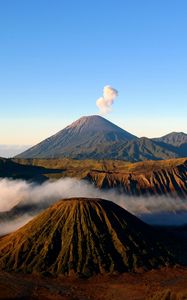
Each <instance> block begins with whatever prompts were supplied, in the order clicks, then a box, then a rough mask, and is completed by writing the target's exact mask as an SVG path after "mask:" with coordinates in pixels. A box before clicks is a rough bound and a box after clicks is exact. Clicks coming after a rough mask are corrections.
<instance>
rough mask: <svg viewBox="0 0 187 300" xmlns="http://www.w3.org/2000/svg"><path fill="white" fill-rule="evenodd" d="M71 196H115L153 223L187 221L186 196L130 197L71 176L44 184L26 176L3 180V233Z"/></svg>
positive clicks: (0, 199)
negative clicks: (29, 179)
mask: <svg viewBox="0 0 187 300" xmlns="http://www.w3.org/2000/svg"><path fill="white" fill-rule="evenodd" d="M70 197H94V198H95V197H98V198H103V199H108V200H112V201H113V202H115V203H116V204H118V205H120V206H122V207H123V208H125V209H126V210H128V211H129V212H131V213H133V214H135V215H136V216H138V217H139V218H141V219H142V220H144V221H145V222H147V223H150V224H159V225H182V224H186V223H187V221H186V220H187V199H186V200H181V199H178V198H177V199H174V198H171V197H156V196H154V197H147V198H143V197H132V196H131V197H129V196H126V195H122V194H119V193H118V192H117V191H115V190H109V191H101V190H99V189H97V188H95V187H94V186H93V185H91V184H89V183H87V182H85V181H79V180H76V179H72V178H66V179H60V180H57V181H48V182H45V183H43V184H41V185H37V184H34V183H29V182H26V181H23V180H10V179H1V180H0V225H1V226H0V235H3V234H6V233H9V232H12V231H14V230H16V229H17V228H19V227H21V226H23V225H24V224H25V223H27V222H28V221H30V220H31V219H32V218H33V217H34V216H35V215H36V214H38V213H39V212H40V211H41V210H43V209H45V208H47V207H48V206H49V205H51V204H52V203H54V202H55V201H57V200H60V199H63V198H70Z"/></svg>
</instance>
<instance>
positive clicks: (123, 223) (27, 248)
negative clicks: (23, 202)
mask: <svg viewBox="0 0 187 300" xmlns="http://www.w3.org/2000/svg"><path fill="white" fill-rule="evenodd" d="M169 261H170V255H169V254H168V252H167V251H166V249H165V248H164V247H163V246H162V245H161V244H159V243H158V242H157V239H156V238H155V232H154V230H153V229H152V228H151V227H149V226H148V225H146V224H145V223H143V222H142V221H140V220H139V219H137V218H136V217H135V216H133V215H131V214H130V213H128V212H127V211H125V210H124V209H122V208H121V207H119V206H118V205H116V204H114V203H113V202H110V201H106V200H101V199H85V198H77V199H67V200H61V201H59V202H58V203H56V204H55V205H53V206H51V207H50V208H48V209H47V210H45V211H44V212H43V213H41V214H40V215H39V216H37V217H36V218H35V219H33V220H32V221H30V222H29V223H28V224H26V225H25V226H24V227H22V228H21V229H19V230H17V231H16V232H14V233H12V234H10V235H8V236H6V237H3V238H2V239H1V240H0V268H1V269H3V270H8V271H11V270H14V271H19V270H20V271H24V272H33V271H36V272H50V273H52V274H56V273H63V274H66V275H67V274H74V273H78V274H83V275H86V276H91V275H93V274H95V273H105V272H107V273H108V272H110V273H111V272H114V271H118V272H126V271H133V270H136V269H137V268H143V269H151V268H157V267H159V266H162V265H165V264H167V263H168V262H169Z"/></svg>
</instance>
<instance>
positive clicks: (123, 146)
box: [16, 115, 187, 161]
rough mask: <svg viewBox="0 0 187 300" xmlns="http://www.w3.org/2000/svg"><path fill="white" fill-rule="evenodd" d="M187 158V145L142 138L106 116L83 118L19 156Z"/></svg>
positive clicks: (125, 158) (139, 159)
mask: <svg viewBox="0 0 187 300" xmlns="http://www.w3.org/2000/svg"><path fill="white" fill-rule="evenodd" d="M184 135H185V134H184ZM186 136H187V135H186ZM173 139H174V138H173ZM178 139H179V138H178ZM183 139H184V141H185V138H184V137H183ZM178 145H179V144H178ZM185 156H187V143H182V144H180V145H179V146H176V145H172V144H166V143H165V138H164V137H163V139H162V138H160V139H149V138H146V137H142V138H138V137H137V136H135V135H133V134H131V133H129V132H128V131H125V130H124V129H122V128H120V127H118V126H117V125H115V124H113V123H112V122H110V121H108V120H106V119H104V118H103V117H101V116H98V115H93V116H84V117H81V118H80V119H78V120H77V121H75V122H73V123H72V124H70V125H68V126H67V127H65V128H64V129H62V130H60V131H59V132H57V133H56V134H54V135H52V136H51V137H49V138H47V139H45V140H43V141H41V142H40V143H39V144H37V145H35V146H33V147H31V148H30V149H28V150H26V151H24V152H23V153H20V154H19V155H17V156H16V157H17V158H63V157H67V158H72V159H80V160H82V159H92V158H93V159H117V160H127V161H142V160H147V159H148V160H150V159H151V160H160V159H169V158H177V157H185Z"/></svg>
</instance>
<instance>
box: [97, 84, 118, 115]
mask: <svg viewBox="0 0 187 300" xmlns="http://www.w3.org/2000/svg"><path fill="white" fill-rule="evenodd" d="M117 96H118V91H117V90H116V89H114V88H112V87H111V86H110V85H106V86H105V87H104V89H103V96H102V97H100V98H99V99H98V100H97V101H96V105H97V107H98V108H99V111H100V114H101V115H106V114H107V113H109V112H110V111H111V110H112V104H113V103H114V101H115V99H116V97H117Z"/></svg>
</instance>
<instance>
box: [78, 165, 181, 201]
mask: <svg viewBox="0 0 187 300" xmlns="http://www.w3.org/2000/svg"><path fill="white" fill-rule="evenodd" d="M136 166H137V169H136ZM138 166H139V168H138ZM83 178H84V179H87V180H89V181H90V182H91V183H94V184H95V185H96V186H97V187H99V188H101V189H103V188H117V189H119V190H120V191H121V192H122V191H123V192H124V193H125V194H128V195H132V194H133V195H137V196H138V195H167V194H170V195H173V196H178V197H181V198H186V197H187V160H184V162H182V163H181V164H179V165H177V166H173V167H167V166H166V167H164V166H162V167H160V168H158V167H156V166H155V170H154V168H153V170H151V168H150V169H149V162H145V163H144V165H143V164H142V163H137V164H135V167H134V169H132V170H130V168H129V172H127V171H126V170H125V171H123V170H120V171H117V170H116V171H113V172H111V171H109V172H106V171H97V170H92V171H90V172H88V173H87V175H86V176H85V177H83Z"/></svg>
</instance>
